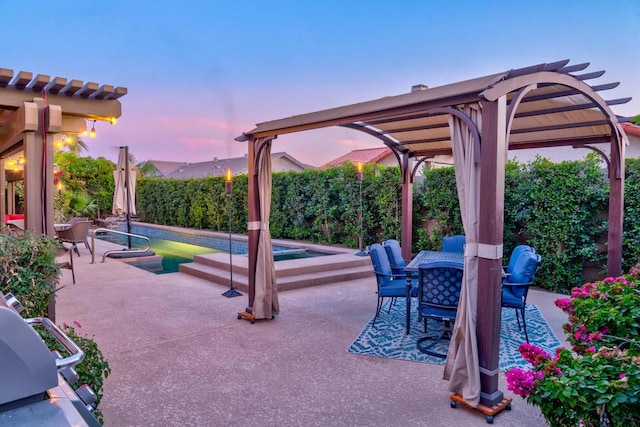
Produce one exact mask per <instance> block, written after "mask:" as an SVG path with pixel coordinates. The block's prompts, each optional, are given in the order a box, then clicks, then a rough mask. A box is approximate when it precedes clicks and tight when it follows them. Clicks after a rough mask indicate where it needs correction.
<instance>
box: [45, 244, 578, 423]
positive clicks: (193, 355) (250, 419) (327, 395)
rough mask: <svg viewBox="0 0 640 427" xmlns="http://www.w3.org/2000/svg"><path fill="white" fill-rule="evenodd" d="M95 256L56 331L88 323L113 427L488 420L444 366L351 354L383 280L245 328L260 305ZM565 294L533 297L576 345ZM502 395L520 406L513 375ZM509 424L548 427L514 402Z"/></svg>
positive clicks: (65, 302)
mask: <svg viewBox="0 0 640 427" xmlns="http://www.w3.org/2000/svg"><path fill="white" fill-rule="evenodd" d="M108 245H109V244H107V243H105V242H102V241H100V242H97V246H98V248H97V256H96V263H95V264H90V261H91V256H90V255H89V252H88V250H87V249H85V248H83V247H81V248H80V253H81V257H80V258H78V257H74V261H75V262H76V264H75V265H76V270H75V271H76V284H71V272H70V271H68V270H64V276H63V278H62V280H61V285H66V286H65V287H64V288H62V289H61V290H59V292H58V296H57V305H56V317H57V318H56V321H57V323H58V324H62V323H63V322H66V323H71V322H73V321H74V320H77V321H79V322H80V323H81V324H82V328H81V329H79V331H78V332H79V333H80V334H82V335H87V336H94V337H95V340H96V341H97V342H98V344H99V346H100V349H101V350H102V352H103V353H104V355H105V357H106V358H107V360H108V361H109V365H110V367H111V370H112V373H111V376H109V378H108V379H107V380H106V384H105V388H104V398H103V401H102V403H101V405H100V407H101V409H102V411H103V413H104V417H105V425H107V426H481V425H486V422H485V417H484V416H483V415H482V414H480V413H478V412H476V411H472V410H468V409H465V408H460V407H459V408H456V409H452V408H450V406H449V392H448V391H447V385H448V382H447V381H444V380H442V373H443V367H442V366H439V365H431V364H426V363H418V362H407V361H400V360H389V359H383V358H374V357H366V356H357V355H353V354H348V353H347V352H346V349H347V347H348V346H349V345H350V344H351V342H352V341H353V340H354V339H355V338H356V336H357V335H358V334H359V332H360V331H361V330H362V328H363V327H364V326H365V324H366V323H367V322H368V321H369V319H371V317H372V316H373V314H374V312H375V307H376V295H375V290H376V284H375V279H374V276H373V274H372V275H371V278H368V279H361V280H357V281H350V282H342V283H335V284H331V285H323V286H316V287H310V288H304V289H297V290H290V291H286V292H282V293H280V294H279V298H280V308H281V312H280V315H279V316H277V317H276V319H275V320H261V321H257V322H256V323H255V324H253V325H252V324H250V323H249V322H247V321H245V320H238V319H237V316H236V313H237V312H238V311H243V310H244V308H245V306H246V304H247V296H246V295H243V296H242V297H237V298H225V297H224V296H222V293H223V292H224V291H225V290H226V289H227V288H224V287H221V286H219V285H215V284H212V283H211V282H208V281H206V280H203V279H199V278H195V277H193V276H189V275H186V274H183V273H173V274H165V275H155V274H153V273H149V272H146V271H144V270H141V269H138V268H136V267H133V266H130V265H127V264H125V263H122V262H119V261H117V260H114V259H107V261H106V262H105V263H104V264H103V263H100V259H101V255H102V254H103V253H104V251H105V250H106V249H107V248H108V247H109V246H108ZM556 297H558V295H556V294H552V293H548V292H542V291H535V290H533V291H532V292H531V293H530V296H529V302H530V303H532V304H536V305H537V306H538V307H539V308H540V309H541V311H542V312H543V314H544V316H545V318H546V319H547V321H548V322H549V324H550V325H551V327H552V328H553V329H554V331H555V332H556V335H557V336H558V337H559V338H560V339H561V341H562V339H563V337H564V334H563V332H562V326H561V325H562V323H564V322H565V321H566V316H565V315H564V314H563V313H562V312H561V311H560V310H559V309H558V308H556V307H555V306H554V305H553V300H554V299H555V298H556ZM500 377H501V378H500V384H501V385H500V389H501V390H502V391H503V392H504V393H505V395H506V396H508V397H513V395H512V393H511V392H509V391H507V387H506V383H505V381H504V374H501V375H500ZM494 424H495V425H503V426H544V425H546V422H545V421H544V419H543V418H542V417H541V416H540V412H539V411H538V410H537V408H534V407H532V406H530V405H527V404H526V403H525V402H524V401H523V400H522V399H520V398H519V397H514V401H513V409H512V410H511V411H504V412H502V413H500V414H498V415H497V416H496V417H495V421H494Z"/></svg>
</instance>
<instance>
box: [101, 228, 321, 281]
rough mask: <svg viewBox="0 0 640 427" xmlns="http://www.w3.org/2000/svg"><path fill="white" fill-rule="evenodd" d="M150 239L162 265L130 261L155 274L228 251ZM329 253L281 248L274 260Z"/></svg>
mask: <svg viewBox="0 0 640 427" xmlns="http://www.w3.org/2000/svg"><path fill="white" fill-rule="evenodd" d="M96 237H98V238H100V239H103V240H107V241H110V242H114V243H118V244H121V245H125V246H126V245H127V237H126V236H122V235H118V234H103V235H97V236H96ZM149 241H150V242H151V250H152V251H154V252H155V253H156V255H160V256H162V265H160V262H159V261H155V260H154V261H152V262H149V260H148V258H147V259H146V258H145V257H140V258H139V261H134V262H130V264H131V265H132V266H134V267H138V268H141V269H143V270H146V271H150V272H152V273H155V274H166V273H177V272H178V271H179V269H180V264H185V263H189V262H193V257H194V256H195V255H201V254H210V253H215V252H226V251H220V250H217V249H213V248H207V247H204V246H198V245H192V244H189V243H181V242H175V241H172V240H166V239H159V238H155V237H150V238H149ZM145 246H146V241H144V240H142V239H138V238H135V237H134V238H132V239H131V247H132V248H140V249H142V248H144V247H145ZM322 255H328V254H327V253H323V252H315V251H309V250H306V249H292V250H281V251H278V252H274V257H273V258H274V261H284V260H291V259H299V258H310V257H316V256H322Z"/></svg>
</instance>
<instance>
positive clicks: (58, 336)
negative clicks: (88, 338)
mask: <svg viewBox="0 0 640 427" xmlns="http://www.w3.org/2000/svg"><path fill="white" fill-rule="evenodd" d="M24 321H25V322H26V323H27V324H29V325H40V326H43V327H44V328H45V329H46V330H47V332H49V334H50V335H51V336H52V337H53V338H54V339H55V340H56V341H57V342H58V344H60V345H61V346H62V347H64V349H65V350H67V352H69V354H70V356H69V357H65V358H63V359H56V368H57V369H58V370H61V369H64V368H69V367H72V366H76V365H77V364H78V363H80V362H82V359H84V352H83V351H82V349H81V348H80V347H78V344H76V343H75V342H73V341H72V340H71V338H69V337H68V336H67V334H65V333H64V332H62V331H61V330H60V329H58V327H57V326H56V325H55V324H54V323H53V322H52V321H51V320H49V319H47V318H46V317H34V318H31V319H24Z"/></svg>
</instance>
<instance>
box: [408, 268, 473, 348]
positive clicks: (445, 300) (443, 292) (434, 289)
mask: <svg viewBox="0 0 640 427" xmlns="http://www.w3.org/2000/svg"><path fill="white" fill-rule="evenodd" d="M462 274H463V264H461V263H459V262H455V261H430V262H426V263H424V264H421V265H420V268H419V275H418V311H419V312H420V314H421V316H422V318H423V319H424V331H425V332H427V320H428V319H435V320H438V321H441V322H443V326H442V328H441V330H440V333H439V334H436V335H426V336H424V337H422V338H420V339H419V340H418V343H417V348H418V350H420V351H422V352H423V353H426V354H429V355H431V356H436V357H447V354H446V353H441V352H438V351H437V350H436V349H435V346H436V345H437V344H438V343H439V342H440V341H442V340H443V339H451V323H452V322H453V321H455V318H456V315H457V313H458V302H459V301H460V290H461V288H462Z"/></svg>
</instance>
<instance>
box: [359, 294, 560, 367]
mask: <svg viewBox="0 0 640 427" xmlns="http://www.w3.org/2000/svg"><path fill="white" fill-rule="evenodd" d="M388 307H389V306H388V303H387V304H385V306H384V307H383V308H382V310H380V315H379V316H378V320H376V325H375V326H372V324H373V318H371V320H370V321H369V323H368V324H367V326H365V328H364V329H363V330H362V332H361V333H360V335H358V338H356V340H355V341H354V342H353V344H351V345H350V346H349V348H348V349H347V352H348V353H353V354H360V355H365V356H377V357H387V358H391V359H400V360H411V361H414V362H426V363H434V364H439V365H443V364H444V359H442V358H438V357H434V356H430V355H428V354H424V353H422V352H421V351H420V350H418V349H417V347H416V343H417V341H418V339H419V338H421V337H423V336H424V335H425V332H424V331H423V325H422V322H420V323H418V315H417V313H416V312H415V307H412V312H413V316H412V319H411V333H410V334H409V335H407V334H406V330H405V319H406V317H405V316H406V315H405V313H406V312H405V302H404V299H400V298H399V299H398V300H397V301H396V303H395V304H394V305H393V307H392V308H391V312H390V313H387V310H388ZM526 317H527V331H528V332H529V342H530V343H531V344H534V345H536V346H538V347H541V348H542V349H543V350H545V351H546V352H547V353H549V354H551V355H553V354H555V350H556V348H558V347H560V346H561V344H560V341H559V340H558V338H557V337H556V335H555V334H554V333H553V331H552V330H551V327H550V326H549V324H548V323H547V321H546V320H545V319H544V317H543V316H542V314H541V313H540V310H538V307H536V306H535V305H532V304H527V309H526ZM427 324H428V329H429V330H428V334H436V333H439V331H440V328H441V326H442V323H441V322H437V321H435V320H429V321H428V322H427ZM523 342H525V337H524V331H519V330H518V323H517V321H516V315H515V310H514V309H510V308H503V309H502V324H501V328H500V370H501V371H507V370H509V369H512V368H518V367H519V368H528V367H529V366H530V365H529V364H528V362H527V361H526V360H524V359H523V358H522V356H521V355H520V352H519V351H518V346H519V345H520V344H521V343H523ZM448 346H449V340H443V341H441V342H440V343H439V344H438V345H437V346H436V347H435V349H436V351H438V352H440V353H443V354H444V353H446V352H447V348H448Z"/></svg>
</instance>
